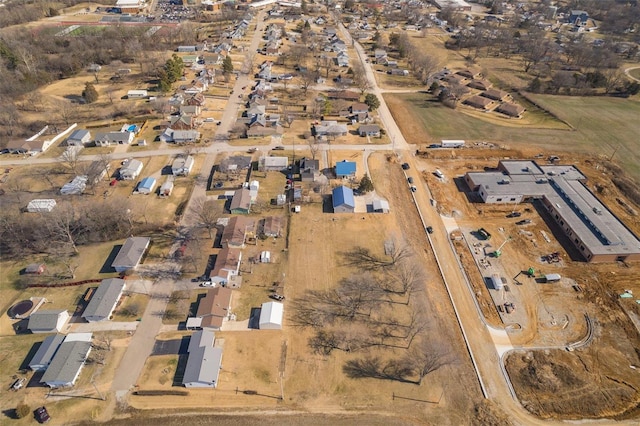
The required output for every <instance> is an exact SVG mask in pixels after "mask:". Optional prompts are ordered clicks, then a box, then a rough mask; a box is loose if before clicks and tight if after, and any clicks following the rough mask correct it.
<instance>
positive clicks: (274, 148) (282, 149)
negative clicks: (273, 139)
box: [273, 145, 284, 151]
mask: <svg viewBox="0 0 640 426" xmlns="http://www.w3.org/2000/svg"><path fill="white" fill-rule="evenodd" d="M273 150H274V151H284V146H282V145H280V146H276V147H273Z"/></svg>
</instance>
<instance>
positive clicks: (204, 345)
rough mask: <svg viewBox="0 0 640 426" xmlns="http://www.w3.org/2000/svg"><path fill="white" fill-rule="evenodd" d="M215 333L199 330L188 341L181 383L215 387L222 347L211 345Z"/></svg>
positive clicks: (192, 385) (199, 386)
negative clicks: (185, 363)
mask: <svg viewBox="0 0 640 426" xmlns="http://www.w3.org/2000/svg"><path fill="white" fill-rule="evenodd" d="M214 342H215V333H214V332H213V331H211V330H199V331H196V332H195V333H193V335H192V336H191V340H190V341H189V348H188V349H187V352H188V353H189V357H188V358H187V365H186V367H185V370H184V376H183V378H182V384H183V385H184V386H185V387H187V388H215V387H217V386H218V377H219V375H220V369H221V365H222V348H216V347H214V346H213V343H214Z"/></svg>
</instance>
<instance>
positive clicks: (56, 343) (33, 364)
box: [29, 334, 65, 371]
mask: <svg viewBox="0 0 640 426" xmlns="http://www.w3.org/2000/svg"><path fill="white" fill-rule="evenodd" d="M64 338H65V335H64V334H54V335H52V336H47V338H46V339H44V341H43V342H42V344H41V345H40V347H39V348H38V350H37V351H36V353H35V355H34V356H33V358H31V361H29V368H30V369H31V370H33V371H44V370H46V369H47V367H49V364H51V360H52V359H53V357H54V356H55V354H56V352H57V351H58V348H59V347H60V345H61V344H62V342H63V341H64Z"/></svg>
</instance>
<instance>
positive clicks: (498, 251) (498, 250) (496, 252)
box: [493, 237, 511, 257]
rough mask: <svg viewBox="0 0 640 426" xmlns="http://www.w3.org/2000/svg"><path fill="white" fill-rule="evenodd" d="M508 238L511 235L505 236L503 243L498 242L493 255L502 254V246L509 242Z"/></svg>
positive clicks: (498, 255)
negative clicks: (498, 244) (498, 245)
mask: <svg viewBox="0 0 640 426" xmlns="http://www.w3.org/2000/svg"><path fill="white" fill-rule="evenodd" d="M510 239H511V237H509V238H507V239H506V240H504V243H502V244H500V247H498V248H497V249H496V251H494V252H493V257H500V256H502V247H504V245H505V244H507V242H509V240H510Z"/></svg>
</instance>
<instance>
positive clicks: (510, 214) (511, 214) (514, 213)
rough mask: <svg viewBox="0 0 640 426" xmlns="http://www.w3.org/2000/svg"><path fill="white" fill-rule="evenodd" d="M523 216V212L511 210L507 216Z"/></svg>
mask: <svg viewBox="0 0 640 426" xmlns="http://www.w3.org/2000/svg"><path fill="white" fill-rule="evenodd" d="M520 216H522V213H520V212H511V213H509V214H508V215H507V217H520Z"/></svg>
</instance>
